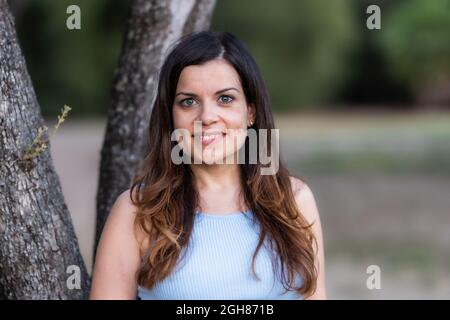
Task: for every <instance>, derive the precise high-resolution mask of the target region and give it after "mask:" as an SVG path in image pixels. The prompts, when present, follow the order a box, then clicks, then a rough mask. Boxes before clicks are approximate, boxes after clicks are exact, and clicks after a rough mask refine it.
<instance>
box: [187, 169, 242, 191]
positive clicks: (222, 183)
mask: <svg viewBox="0 0 450 320" xmlns="http://www.w3.org/2000/svg"><path fill="white" fill-rule="evenodd" d="M191 169H192V172H193V173H194V176H195V183H196V185H197V188H198V189H199V190H205V189H206V190H225V189H228V190H229V189H230V187H233V188H235V187H239V186H240V183H241V182H240V171H239V165H238V164H215V165H206V164H198V165H191Z"/></svg>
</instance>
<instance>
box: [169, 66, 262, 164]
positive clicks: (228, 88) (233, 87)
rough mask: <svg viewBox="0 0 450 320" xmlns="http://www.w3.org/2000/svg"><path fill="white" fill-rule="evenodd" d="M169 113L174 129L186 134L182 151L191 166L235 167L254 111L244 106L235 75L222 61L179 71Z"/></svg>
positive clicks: (244, 101)
mask: <svg viewBox="0 0 450 320" xmlns="http://www.w3.org/2000/svg"><path fill="white" fill-rule="evenodd" d="M172 113H173V119H174V128H175V129H184V130H186V132H189V138H190V139H183V143H182V148H183V151H184V152H186V153H187V154H188V155H189V156H190V157H191V159H192V160H193V161H195V162H194V163H206V164H212V163H229V162H228V161H233V163H237V160H236V159H237V158H236V155H237V152H238V150H239V149H240V148H241V147H242V145H243V144H244V142H245V138H246V130H247V127H248V126H249V125H250V123H251V122H253V121H254V107H253V106H251V105H247V102H246V99H245V95H244V91H243V89H242V86H241V82H240V80H239V75H238V73H237V72H236V70H235V69H234V68H233V67H232V66H231V65H230V64H229V63H228V62H227V61H226V60H224V59H215V60H211V61H208V62H206V63H205V64H202V65H190V66H187V67H186V68H184V69H183V70H182V72H181V74H180V78H179V80H178V84H177V88H176V92H175V98H174V104H173V108H172ZM198 121H201V122H198ZM194 128H195V130H194Z"/></svg>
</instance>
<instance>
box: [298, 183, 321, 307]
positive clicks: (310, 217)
mask: <svg viewBox="0 0 450 320" xmlns="http://www.w3.org/2000/svg"><path fill="white" fill-rule="evenodd" d="M291 179H292V180H291V181H292V182H293V186H294V190H296V191H295V192H294V194H295V200H296V202H297V205H298V207H299V209H300V212H301V213H302V214H303V216H304V217H305V219H306V220H307V221H308V223H313V222H314V224H313V226H312V230H313V233H314V235H315V237H316V240H317V249H318V250H317V252H315V253H316V267H317V270H318V277H317V289H316V291H315V292H314V294H313V295H312V296H310V297H308V298H307V299H310V300H320V299H326V298H327V297H326V285H325V255H324V248H323V235H322V226H321V222H320V216H319V211H318V209H317V205H316V201H315V198H314V195H313V193H312V191H311V189H310V188H309V187H308V185H307V184H306V183H304V182H302V181H300V180H298V179H296V178H291Z"/></svg>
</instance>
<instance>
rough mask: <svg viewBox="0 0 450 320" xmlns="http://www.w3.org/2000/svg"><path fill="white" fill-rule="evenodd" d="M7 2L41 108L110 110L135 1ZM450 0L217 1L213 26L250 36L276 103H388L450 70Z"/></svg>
mask: <svg viewBox="0 0 450 320" xmlns="http://www.w3.org/2000/svg"><path fill="white" fill-rule="evenodd" d="M9 2H10V4H11V6H12V9H13V13H14V15H15V16H16V24H17V30H18V34H19V39H20V42H21V45H22V48H23V51H24V54H25V57H26V60H27V65H28V68H29V71H30V74H31V78H32V80H33V84H34V87H35V90H36V92H37V95H38V100H39V102H40V105H41V108H42V112H43V114H44V115H46V116H54V115H55V114H57V113H58V111H59V109H60V107H61V105H64V104H69V105H71V106H72V107H73V116H74V117H76V116H79V115H103V114H105V113H106V110H107V107H108V103H109V101H110V100H109V99H110V88H111V84H112V81H113V76H114V70H115V68H116V66H117V63H118V58H119V54H120V49H121V45H122V38H123V34H124V31H125V24H126V18H127V14H128V7H129V4H130V1H129V0H116V1H108V0H59V1H54V0H11V1H9ZM449 2H450V0H428V1H422V0H396V1H389V0H332V1H330V0H301V1H299V0H283V1H277V2H275V1H273V0H259V1H239V0H226V1H224V0H217V3H216V7H215V10H214V15H213V18H212V24H211V28H212V29H213V30H218V31H230V32H232V33H234V34H236V35H237V36H238V37H239V38H240V39H241V40H242V41H243V42H244V43H246V44H247V46H248V47H249V49H250V51H251V52H252V53H253V55H254V57H255V59H256V61H257V63H258V65H259V66H260V69H261V71H262V74H263V77H264V79H265V80H266V83H267V86H268V88H269V92H270V95H271V97H272V100H273V106H274V109H275V110H277V111H283V110H294V109H298V108H317V107H320V106H333V107H335V106H336V105H337V104H341V105H348V104H355V105H356V104H357V105H358V107H360V106H361V105H364V104H373V103H377V104H386V105H388V106H391V105H390V104H391V103H392V102H395V103H398V102H400V103H403V104H405V103H409V97H410V95H411V94H410V92H413V91H414V90H420V88H419V89H417V86H419V87H420V86H422V85H423V84H424V83H425V84H429V83H431V86H433V83H434V82H433V79H436V78H438V77H441V78H442V77H446V76H447V77H448V75H449V72H448V71H449V69H450V68H449V63H450V54H449V53H450V44H449V39H450V37H449V36H448V35H449V34H450V19H449V12H450V10H449V6H450V5H449ZM72 4H75V5H78V6H79V7H80V8H81V30H69V29H67V27H66V19H67V18H68V16H69V14H67V13H66V9H67V7H68V6H69V5H72ZM370 4H378V5H379V6H380V7H381V19H382V23H381V25H382V30H368V29H367V28H366V19H367V17H368V15H367V13H366V8H367V6H368V5H370ZM428 86H429V85H428ZM437 90H440V91H443V90H442V89H439V88H438V89H437ZM444 91H445V88H444ZM392 107H398V105H396V106H392Z"/></svg>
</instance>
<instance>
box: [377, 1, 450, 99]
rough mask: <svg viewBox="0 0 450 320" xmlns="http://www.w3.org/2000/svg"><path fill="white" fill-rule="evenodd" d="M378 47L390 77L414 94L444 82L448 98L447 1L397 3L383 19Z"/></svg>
mask: <svg viewBox="0 0 450 320" xmlns="http://www.w3.org/2000/svg"><path fill="white" fill-rule="evenodd" d="M382 29H383V32H380V33H379V34H378V35H379V39H378V40H379V45H380V47H381V48H382V52H383V53H384V55H385V56H386V61H387V65H388V67H389V68H388V70H390V71H391V72H392V76H394V77H396V78H397V79H399V80H400V81H402V82H403V83H406V84H407V85H408V86H410V87H411V88H412V89H413V90H414V91H420V90H421V89H422V88H423V87H428V86H435V85H438V84H439V83H442V82H444V83H446V85H447V90H448V91H449V92H448V94H449V95H450V1H449V0H430V1H423V0H410V1H403V2H400V3H399V4H398V5H397V6H395V7H394V8H393V10H391V11H389V12H387V14H386V15H385V16H384V17H383V26H382Z"/></svg>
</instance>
